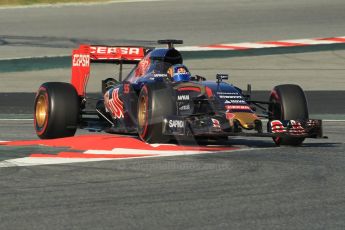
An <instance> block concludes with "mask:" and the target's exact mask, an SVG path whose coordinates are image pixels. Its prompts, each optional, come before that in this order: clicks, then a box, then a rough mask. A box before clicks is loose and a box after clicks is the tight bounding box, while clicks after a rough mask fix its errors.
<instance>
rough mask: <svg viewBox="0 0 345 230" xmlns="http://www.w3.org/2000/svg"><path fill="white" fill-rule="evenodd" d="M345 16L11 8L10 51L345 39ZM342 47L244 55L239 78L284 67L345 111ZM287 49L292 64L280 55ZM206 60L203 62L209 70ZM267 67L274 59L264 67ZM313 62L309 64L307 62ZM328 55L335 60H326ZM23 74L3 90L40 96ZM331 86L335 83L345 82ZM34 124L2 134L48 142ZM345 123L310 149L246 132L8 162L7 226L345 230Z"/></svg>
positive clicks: (0, 172) (287, 7) (332, 5)
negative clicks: (160, 151) (219, 141)
mask: <svg viewBox="0 0 345 230" xmlns="http://www.w3.org/2000/svg"><path fill="white" fill-rule="evenodd" d="M344 12H345V3H344V1H342V0H333V1H330V2H327V3H325V2H324V1H322V0H315V1H308V0H302V1H298V0H292V1H273V0H264V1H250V0H243V1H220V0H216V1H212V3H210V1H196V0H187V1H160V2H148V3H126V4H110V5H103V6H92V7H76V6H74V7H58V8H31V9H11V10H3V9H1V10H0V21H1V24H0V31H1V34H0V43H1V44H0V51H1V55H2V56H5V57H8V58H12V57H23V56H42V55H69V54H70V49H71V48H72V47H75V46H76V45H77V44H78V43H80V42H85V41H86V42H98V43H109V44H110V43H111V44H123V43H125V44H145V45H147V44H148V45H150V44H153V42H154V41H155V40H157V39H161V38H183V39H184V40H185V42H186V45H201V44H212V43H226V42H243V41H260V40H280V39H294V38H312V37H325V36H329V37H331V36H339V35H340V36H343V28H345V25H344V24H345V21H344V20H343V19H344ZM133 15H135V16H133ZM157 19H159V20H157ZM85 24H87V25H88V26H85ZM129 28H130V29H129ZM90 31H91V32H90ZM90 34H91V35H90ZM338 52H339V51H333V52H331V55H329V52H319V53H314V54H312V56H314V58H315V59H317V61H316V62H313V61H311V60H315V59H310V57H308V58H306V56H303V55H302V56H299V55H291V56H290V55H280V56H279V57H278V56H274V55H273V56H270V57H267V59H265V61H268V62H265V61H263V59H262V58H257V57H251V58H252V59H251V60H252V62H250V61H245V60H248V59H240V58H239V59H237V60H236V59H235V60H234V61H235V62H238V63H240V62H242V63H245V65H247V66H239V67H237V68H238V69H235V76H236V74H238V73H239V72H246V74H248V73H252V75H248V76H249V78H253V76H254V75H256V74H259V76H260V77H263V78H264V77H265V76H266V75H267V74H271V75H267V76H268V77H266V78H265V82H264V83H265V85H267V83H268V82H270V81H273V82H274V81H276V82H279V81H283V80H282V78H277V79H275V78H273V77H272V76H273V75H274V74H276V76H280V75H283V76H284V77H286V76H292V77H294V76H298V77H300V76H303V80H300V82H299V83H300V84H301V85H303V86H308V84H307V83H308V81H309V82H310V81H312V82H310V84H309V85H311V86H310V88H308V90H316V94H315V95H314V96H313V97H312V98H313V101H314V99H315V98H319V99H318V100H320V101H321V102H322V103H320V104H319V103H317V102H313V111H317V112H314V113H315V114H316V113H317V114H322V115H326V114H327V113H331V115H334V114H336V113H337V112H336V111H338V114H342V115H343V114H344V112H343V109H344V106H343V102H342V101H343V100H342V99H341V98H342V97H344V94H343V89H344V86H345V85H344V82H343V78H341V76H342V73H343V72H344V71H343V66H344V65H343V60H344V59H343V55H342V54H343V53H338ZM38 54H39V55H38ZM306 55H308V54H306ZM282 57H283V59H290V62H280V61H281V58H282ZM325 57H326V58H325ZM336 57H338V58H336ZM276 58H278V61H277V60H276ZM275 60H276V61H275ZM325 60H327V61H325ZM217 61H218V60H217ZM285 61H286V60H285ZM196 62H197V61H196ZM200 62H201V64H200ZM200 62H199V63H192V64H195V66H196V67H197V68H200V69H201V70H205V69H202V65H203V63H202V60H201V61H200ZM215 63H216V62H214V63H211V64H212V65H214V64H215ZM219 63H221V64H222V65H223V66H224V64H225V63H224V62H219ZM257 63H261V64H262V63H269V64H268V65H267V66H264V67H263V68H262V66H259V67H258V66H257V65H256V64H257ZM286 63H288V64H287V65H288V66H287V67H286ZM296 63H299V64H298V65H299V66H298V67H297V68H295V65H296ZM310 63H312V65H310V66H309V67H308V68H307V69H303V68H301V69H300V68H299V67H300V66H308V64H310ZM321 63H327V66H323V67H322V68H321V69H320V68H318V66H322V65H321ZM219 65H220V64H219ZM198 66H199V67H198ZM271 67H273V68H271ZM215 68H216V67H215ZM218 68H219V66H218ZM229 69H231V68H229ZM225 70H227V68H225ZM59 71H60V72H62V73H65V72H64V71H67V70H61V69H60V70H59ZM296 71H298V72H299V73H302V75H296ZM327 71H330V72H327ZM54 72H56V70H54ZM211 72H212V71H211ZM46 73H48V75H47V76H49V79H54V78H55V79H56V75H54V74H55V73H53V72H52V71H47V72H40V73H38V74H40V75H41V76H42V78H41V79H45V78H44V77H43V75H44V74H46ZM52 73H53V74H52ZM303 73H304V74H303ZM315 73H316V75H315ZM319 73H322V74H321V75H322V77H324V76H329V81H330V82H331V83H333V88H334V89H336V90H338V91H337V92H330V94H328V98H332V99H335V98H337V99H336V100H337V101H333V100H331V101H329V103H327V100H325V98H324V97H322V96H321V95H323V94H322V93H319V90H322V89H323V86H324V85H325V82H323V81H322V80H320V79H321V78H312V76H313V75H315V76H317V75H318V74H319ZM334 73H336V74H334ZM23 74H24V73H14V74H13V73H12V74H9V75H6V76H4V75H2V76H1V77H4V78H3V79H5V81H4V80H3V79H2V81H1V85H0V88H1V90H2V92H8V93H11V91H6V89H8V88H10V87H12V88H19V90H17V91H13V92H30V93H29V94H28V95H29V97H32V95H33V94H32V92H34V91H35V90H36V87H38V86H35V89H34V88H33V87H31V85H30V82H31V81H32V79H34V77H32V78H28V79H29V80H28V81H27V84H26V83H23V82H24V81H19V82H18V81H11V80H8V79H14V78H19V77H23ZM212 74H214V73H213V72H212ZM29 75H34V73H29ZM29 75H26V76H29ZM240 76H241V75H240ZM334 76H336V77H334ZM6 77H7V78H6ZM242 77H243V78H242ZM19 79H20V80H21V79H22V78H19ZM66 79H68V76H66ZM235 79H236V78H235ZM240 79H246V78H245V76H241V78H240ZM292 79H293V80H296V79H297V78H292ZM297 80H298V79H297ZM319 80H320V81H319ZM244 82H245V83H247V82H248V81H247V79H246V80H245V81H244ZM257 82H259V81H257ZM331 83H330V84H328V85H327V90H333V88H332V84H331ZM35 84H36V83H35ZM274 84H275V82H274ZM269 88H271V87H269ZM258 90H268V88H264V87H263V86H260V87H259V88H258ZM325 93H326V94H327V92H325ZM4 95H5V94H2V96H4ZM17 95H20V94H17ZM310 95H312V92H311V94H310ZM24 96H25V95H24ZM22 97H23V95H22ZM29 97H28V98H29ZM2 98H3V97H2ZM30 101H31V100H30ZM17 102H18V104H19V105H18V106H15V107H14V109H15V111H16V110H17V109H19V110H21V111H22V112H20V113H22V114H24V115H26V114H29V113H28V111H30V108H32V107H31V105H30V106H28V103H29V100H28V99H27V98H26V99H23V98H22V99H20V98H19V99H18V101H17ZM6 103H8V101H6V102H4V101H1V103H0V104H1V105H4V104H6ZM333 103H334V105H332V104H333ZM325 105H327V106H328V107H326V106H325ZM314 106H315V107H314ZM2 108H4V107H2ZM5 108H6V109H7V110H8V108H7V107H6V105H5ZM336 108H337V109H336ZM0 113H1V112H0ZM10 113H12V112H11V110H10V112H7V113H6V114H5V115H4V116H3V114H2V118H8V115H9V114H10ZM15 116H17V117H12V118H18V114H16V115H15ZM32 126H33V125H32V121H31V120H8V119H5V120H0V128H1V133H0V140H30V139H37V137H36V136H35V134H34V131H33V128H32ZM344 127H345V124H344V122H342V121H333V122H325V123H324V133H325V135H327V136H328V137H329V138H328V139H317V140H307V141H306V142H305V144H304V145H303V146H302V147H298V148H292V147H275V146H274V145H273V143H272V141H271V140H270V139H263V138H251V139H249V140H248V139H247V138H234V139H230V140H229V141H227V142H225V144H226V145H228V146H234V147H239V148H241V151H233V152H222V153H211V154H202V155H193V156H176V157H162V158H152V159H131V160H121V161H104V162H94V163H77V164H62V165H45V166H31V167H26V166H20V167H19V166H18V167H16V166H15V165H12V167H7V168H0V186H1V190H0V193H1V195H0V229H344V228H345V221H344V220H345V216H344V213H345V198H344V190H345V180H344V179H345V178H344V177H345V170H344V164H345V159H344V152H345V148H344V143H345V139H344V135H343V134H344V132H345V128H344ZM78 134H80V135H85V133H84V132H79V133H78ZM223 144H224V143H223ZM54 151H56V150H54V149H51V148H47V147H44V146H30V147H28V146H25V147H23V146H18V147H7V146H0V159H1V161H5V160H8V159H13V158H20V157H25V156H27V155H29V154H31V153H33V152H48V153H49V152H54Z"/></svg>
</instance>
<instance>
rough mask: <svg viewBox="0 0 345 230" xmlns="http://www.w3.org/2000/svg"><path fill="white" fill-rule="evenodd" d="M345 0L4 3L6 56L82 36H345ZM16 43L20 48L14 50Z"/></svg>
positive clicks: (192, 39)
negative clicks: (9, 6)
mask: <svg viewBox="0 0 345 230" xmlns="http://www.w3.org/2000/svg"><path fill="white" fill-rule="evenodd" d="M344 12H345V2H344V1H343V0H331V1H328V2H327V3H325V2H324V1H323V0H313V1H310V0H290V1H275V0H261V1H254V0H212V1H208V0H169V1H153V2H132V3H113V4H107V5H99V6H97V5H92V6H62V7H43V8H29V9H0V21H1V24H0V51H1V55H2V57H6V58H10V57H22V56H46V55H47V56H49V55H63V54H64V55H66V54H67V55H69V54H70V49H71V48H72V47H76V46H77V45H78V44H79V43H82V42H87V43H89V42H94V43H105V44H107V43H108V44H109V43H110V44H113V45H115V44H120V45H123V44H139V45H143V44H146V45H153V44H155V41H156V40H158V39H164V38H177V39H183V40H184V41H185V45H207V44H214V43H230V42H255V41H267V40H282V39H298V38H314V37H325V36H328V37H331V36H343V35H344V34H343V29H344V28H345V22H344ZM13 48H16V49H15V50H16V51H15V52H13Z"/></svg>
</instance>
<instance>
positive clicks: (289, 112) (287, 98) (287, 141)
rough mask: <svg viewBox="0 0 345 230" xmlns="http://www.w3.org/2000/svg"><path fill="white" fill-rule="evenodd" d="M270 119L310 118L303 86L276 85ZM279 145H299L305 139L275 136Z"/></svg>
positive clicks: (272, 93)
mask: <svg viewBox="0 0 345 230" xmlns="http://www.w3.org/2000/svg"><path fill="white" fill-rule="evenodd" d="M270 102H273V103H274V104H273V105H270V106H269V112H270V114H271V115H270V117H269V120H270V121H271V120H305V119H308V118H309V113H308V104H307V100H306V97H305V94H304V92H303V90H302V88H301V87H300V86H298V85H292V84H286V85H278V86H276V87H274V89H273V90H272V92H271V95H270ZM273 141H274V142H275V143H276V144H277V145H291V146H298V145H301V144H302V143H303V141H304V138H301V137H275V138H273Z"/></svg>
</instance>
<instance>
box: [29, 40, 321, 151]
mask: <svg viewBox="0 0 345 230" xmlns="http://www.w3.org/2000/svg"><path fill="white" fill-rule="evenodd" d="M158 43H159V44H167V45H168V47H167V48H156V49H151V48H145V47H118V46H93V45H81V46H80V47H79V49H77V50H74V51H73V55H72V78H71V83H63V82H47V83H44V84H42V85H41V86H40V88H39V90H38V92H37V95H36V98H35V112H34V126H35V130H36V133H37V135H38V136H39V137H40V138H43V139H49V138H61V137H68V136H73V135H74V134H75V132H76V130H77V129H78V128H81V129H88V130H90V131H105V132H108V133H123V134H137V135H138V136H139V137H140V138H141V139H142V140H143V141H145V142H148V143H164V142H168V141H170V140H172V139H175V138H182V139H183V138H184V137H186V138H188V137H194V138H196V139H197V138H210V139H211V138H213V139H222V138H227V137H229V136H258V137H272V138H273V140H274V142H275V143H276V144H277V145H300V144H301V143H302V142H303V141H304V139H305V138H320V137H322V122H321V120H315V119H309V115H308V107H307V101H306V97H305V95H304V92H303V90H302V89H301V88H300V87H299V86H297V85H292V84H288V85H278V86H276V87H274V89H273V90H272V92H271V94H270V96H269V97H268V100H267V101H258V100H254V99H252V98H251V95H250V92H251V90H250V88H251V87H250V85H248V89H247V90H246V92H245V93H244V92H243V91H242V90H241V89H239V88H237V87H236V86H234V85H232V84H229V83H226V82H225V80H227V79H228V75H226V74H217V75H216V76H215V80H214V81H208V80H206V78H205V77H202V76H198V75H196V76H192V75H191V74H190V71H189V70H188V68H187V67H186V66H185V65H183V60H182V56H181V53H180V52H179V51H178V50H176V49H175V48H174V44H182V41H181V40H160V41H158ZM90 63H116V64H118V65H119V69H120V71H119V79H118V80H116V79H114V78H107V79H105V80H103V81H102V96H101V97H100V98H97V99H94V98H93V99H92V98H89V97H88V96H87V94H86V85H87V82H88V79H89V76H90ZM126 64H135V67H134V68H133V69H132V71H131V72H130V73H129V74H128V76H126V77H125V78H124V79H122V74H123V71H122V68H123V65H126ZM90 100H96V101H95V103H94V107H93V108H91V109H90V108H87V106H86V104H87V102H88V101H90ZM263 120H264V121H265V124H266V123H267V127H266V125H263V124H264V122H263ZM266 121H268V122H266ZM264 126H265V127H264Z"/></svg>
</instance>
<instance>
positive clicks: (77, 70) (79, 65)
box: [71, 45, 145, 97]
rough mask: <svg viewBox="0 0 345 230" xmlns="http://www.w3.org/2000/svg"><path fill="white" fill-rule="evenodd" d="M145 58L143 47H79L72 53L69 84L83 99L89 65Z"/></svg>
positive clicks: (137, 60) (136, 60)
mask: <svg viewBox="0 0 345 230" xmlns="http://www.w3.org/2000/svg"><path fill="white" fill-rule="evenodd" d="M144 56H145V48H143V47H117V46H94V45H80V47H79V49H76V50H73V53H72V78H71V83H72V85H73V86H74V87H75V89H76V90H77V93H78V95H79V96H82V97H85V89H86V85H87V82H88V79H89V76H90V63H92V62H98V63H109V62H110V63H121V62H139V61H140V60H142V59H143V58H144Z"/></svg>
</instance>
